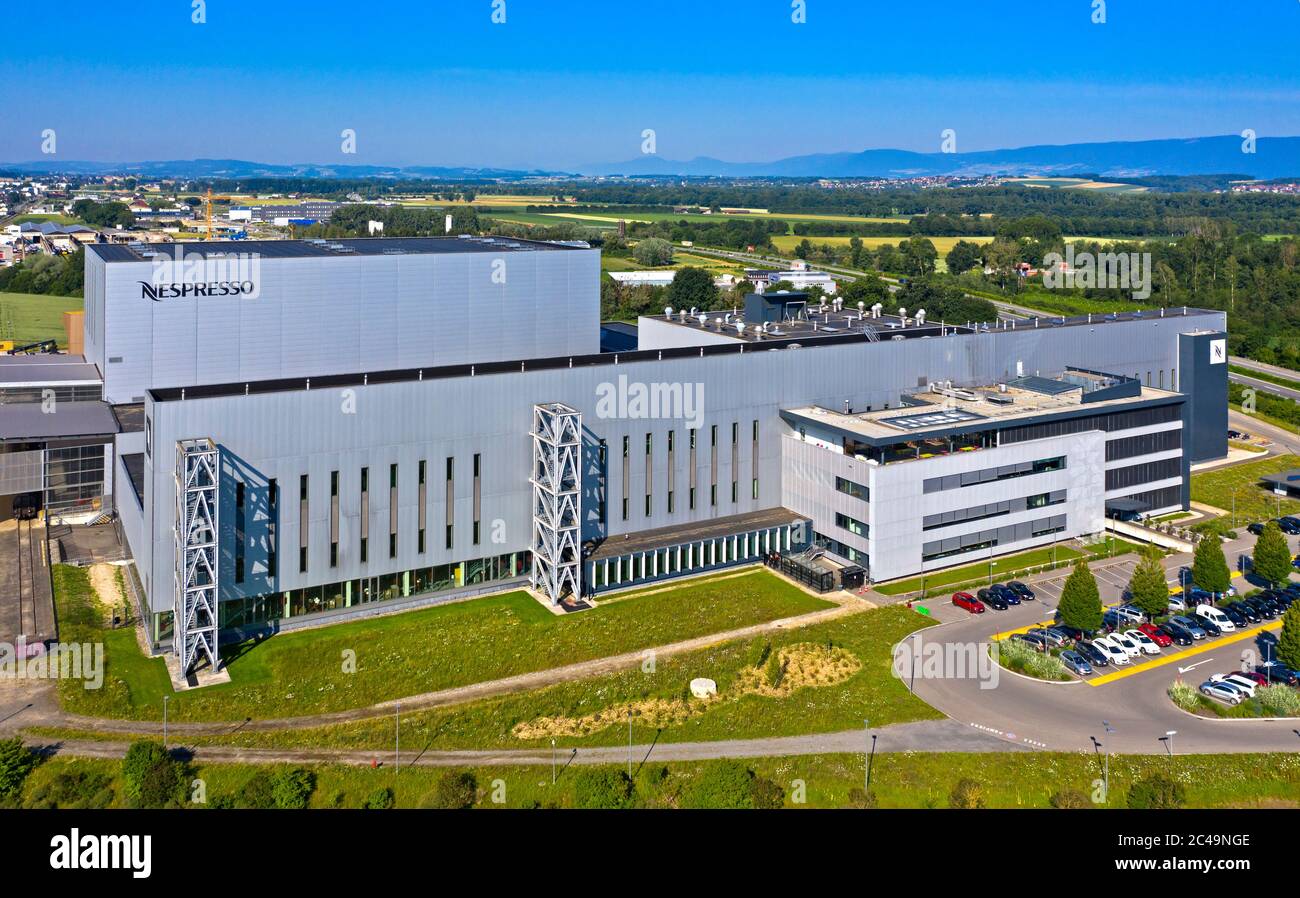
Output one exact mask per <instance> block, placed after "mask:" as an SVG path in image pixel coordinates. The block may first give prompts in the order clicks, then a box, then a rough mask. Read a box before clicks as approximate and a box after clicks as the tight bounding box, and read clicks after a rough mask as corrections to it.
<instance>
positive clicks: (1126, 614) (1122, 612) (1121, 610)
mask: <svg viewBox="0 0 1300 898" xmlns="http://www.w3.org/2000/svg"><path fill="white" fill-rule="evenodd" d="M1115 615H1116V616H1117V617H1119V618H1120V619H1121V620H1126V621H1128V622H1129V623H1133V624H1140V623H1142V622H1143V621H1144V620H1146V619H1147V616H1146V615H1145V614H1143V613H1142V609H1141V608H1139V607H1137V606H1136V605H1120V606H1119V607H1118V608H1116V609H1115Z"/></svg>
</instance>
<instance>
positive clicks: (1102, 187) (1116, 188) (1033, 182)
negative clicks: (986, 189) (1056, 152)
mask: <svg viewBox="0 0 1300 898" xmlns="http://www.w3.org/2000/svg"><path fill="white" fill-rule="evenodd" d="M1007 183H1009V184H1015V185H1018V186H1020V187H1044V188H1049V189H1072V190H1095V191H1097V192H1098V193H1146V191H1147V188H1145V187H1141V186H1139V185H1136V184H1117V183H1114V182H1112V181H1093V180H1091V179H1088V178H1011V179H1009V180H1008V182H1007Z"/></svg>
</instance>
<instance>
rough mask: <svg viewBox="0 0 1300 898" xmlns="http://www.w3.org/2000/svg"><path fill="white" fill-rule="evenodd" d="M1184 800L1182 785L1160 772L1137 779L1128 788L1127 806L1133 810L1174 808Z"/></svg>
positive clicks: (1185, 798) (1180, 805) (1183, 802)
mask: <svg viewBox="0 0 1300 898" xmlns="http://www.w3.org/2000/svg"><path fill="white" fill-rule="evenodd" d="M1186 802H1187V795H1186V793H1185V792H1184V790H1183V787H1182V785H1181V784H1179V783H1176V782H1174V781H1173V780H1171V779H1170V778H1169V777H1167V776H1165V775H1164V774H1161V773H1157V774H1155V775H1153V776H1149V777H1147V778H1146V779H1144V780H1138V781H1137V782H1136V783H1134V784H1133V785H1132V786H1131V787H1130V788H1129V790H1128V806H1129V808H1131V809H1133V810H1175V809H1177V808H1181V807H1182V806H1183V805H1184V804H1185V803H1186Z"/></svg>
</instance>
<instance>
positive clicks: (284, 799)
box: [271, 768, 316, 810]
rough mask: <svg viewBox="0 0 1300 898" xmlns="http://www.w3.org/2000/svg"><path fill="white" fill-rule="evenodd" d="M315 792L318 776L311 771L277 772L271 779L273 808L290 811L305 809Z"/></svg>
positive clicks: (299, 769)
mask: <svg viewBox="0 0 1300 898" xmlns="http://www.w3.org/2000/svg"><path fill="white" fill-rule="evenodd" d="M315 791H316V774H314V773H312V772H311V771H310V770H303V769H301V768H298V769H295V770H277V771H276V772H275V774H274V775H272V777H271V800H272V805H271V806H272V807H276V808H285V809H290V810H298V809H301V808H305V807H307V804H308V802H310V801H311V794H312V793H313V792H315Z"/></svg>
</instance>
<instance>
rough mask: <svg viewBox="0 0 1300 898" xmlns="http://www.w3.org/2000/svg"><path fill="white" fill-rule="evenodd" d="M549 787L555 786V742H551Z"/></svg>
mask: <svg viewBox="0 0 1300 898" xmlns="http://www.w3.org/2000/svg"><path fill="white" fill-rule="evenodd" d="M551 785H552V786H554V785H555V740H554V739H552V740H551Z"/></svg>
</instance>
